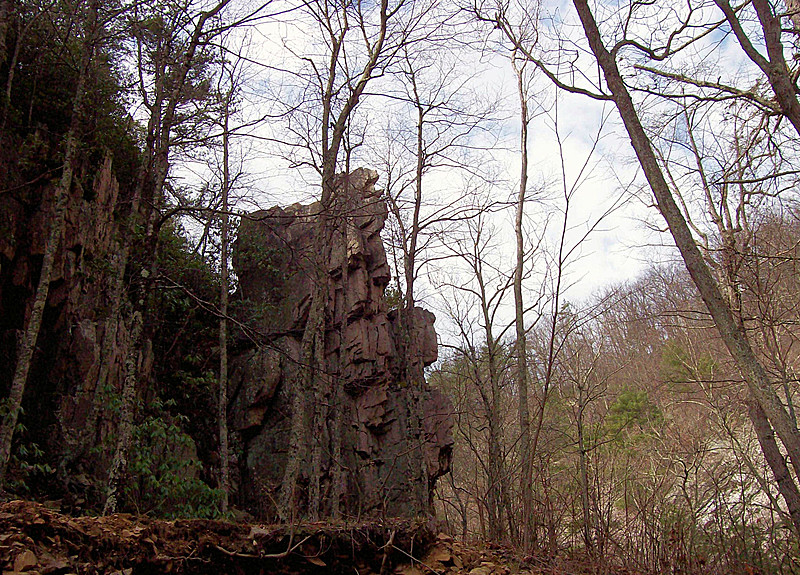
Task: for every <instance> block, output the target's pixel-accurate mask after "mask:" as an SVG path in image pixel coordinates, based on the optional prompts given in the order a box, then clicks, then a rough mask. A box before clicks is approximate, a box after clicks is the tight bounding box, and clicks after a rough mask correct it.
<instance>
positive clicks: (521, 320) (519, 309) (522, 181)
mask: <svg viewBox="0 0 800 575" xmlns="http://www.w3.org/2000/svg"><path fill="white" fill-rule="evenodd" d="M512 65H513V66H514V73H515V74H516V76H517V93H518V95H519V120H520V134H519V156H520V175H519V192H518V194H517V213H516V215H515V217H514V234H515V236H516V240H517V262H516V267H515V268H514V328H515V335H516V342H515V346H514V355H515V358H514V359H515V367H516V369H515V372H514V378H515V380H516V383H517V394H518V397H517V401H518V403H519V407H518V413H519V436H520V437H519V443H518V446H517V449H518V453H519V462H520V480H519V488H520V495H521V498H522V522H521V525H520V530H521V538H520V543H521V544H522V549H523V551H525V552H529V551H530V550H531V547H532V532H533V485H532V482H533V466H532V462H533V457H532V454H531V420H530V413H529V409H528V353H527V345H526V343H527V342H526V337H527V332H526V331H525V312H524V310H525V302H524V301H523V299H522V275H523V272H524V268H525V237H524V235H523V230H522V222H523V218H524V216H525V194H526V192H527V190H528V122H529V119H528V95H527V93H526V90H525V82H524V80H525V78H524V74H525V65H524V64H523V65H522V66H518V65H517V61H516V60H512Z"/></svg>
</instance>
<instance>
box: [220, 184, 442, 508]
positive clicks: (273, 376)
mask: <svg viewBox="0 0 800 575" xmlns="http://www.w3.org/2000/svg"><path fill="white" fill-rule="evenodd" d="M376 180H377V174H376V173H375V172H373V171H371V170H366V169H359V170H356V171H355V172H353V173H351V174H349V175H347V176H340V178H339V182H338V185H337V199H336V201H335V203H334V207H333V208H332V210H331V212H330V213H329V214H328V218H327V221H328V222H329V226H330V227H329V229H328V233H329V234H330V235H329V239H330V241H329V245H328V248H327V251H326V253H325V254H324V257H323V258H320V257H319V256H320V254H316V253H314V250H315V249H317V248H315V245H319V244H318V242H315V234H317V233H320V227H319V225H318V221H319V218H318V213H319V210H320V209H321V207H320V205H319V204H318V203H314V204H311V205H299V204H296V205H293V206H289V207H287V208H281V207H274V208H272V209H269V210H266V211H259V212H255V213H253V214H250V216H249V217H248V218H245V219H243V221H242V223H241V226H240V228H239V236H238V239H237V241H236V244H235V248H234V255H233V262H234V268H235V271H236V274H237V276H238V278H239V297H240V299H241V301H240V302H239V303H240V309H241V310H242V312H241V313H242V314H243V315H244V316H246V317H242V318H241V319H242V320H243V321H246V322H250V323H251V324H253V322H254V324H255V325H256V326H257V331H258V337H257V338H254V341H255V340H258V342H259V345H256V344H255V343H244V346H245V350H244V351H243V353H241V354H240V355H239V356H238V357H237V358H236V359H235V360H234V369H233V374H232V381H231V398H230V399H231V402H230V406H231V408H230V409H231V415H232V421H233V428H234V429H235V430H236V431H237V433H238V434H240V437H241V439H242V445H243V458H242V460H241V462H240V469H241V484H240V494H241V500H242V503H243V504H244V506H245V507H246V508H248V509H249V510H250V511H252V512H254V513H256V514H258V515H260V516H273V515H275V514H276V508H275V502H276V501H277V499H278V497H279V491H280V489H281V484H282V481H283V477H284V472H285V469H286V463H287V457H288V456H289V455H288V454H289V452H290V450H289V443H290V429H291V421H292V416H293V413H292V409H293V406H296V405H297V403H296V399H297V397H296V396H297V394H305V395H307V396H308V397H304V398H302V399H303V401H306V402H315V403H316V404H315V405H307V406H306V404H303V406H304V409H303V414H304V417H306V418H307V421H305V422H304V429H305V430H306V431H307V433H306V434H305V436H304V438H305V441H307V442H311V443H316V445H309V446H306V447H308V449H306V450H303V451H301V453H312V452H313V451H314V449H313V448H314V447H316V449H317V452H318V453H320V454H321V458H322V460H321V461H320V462H318V463H316V462H315V466H316V467H315V466H312V465H311V461H305V462H304V465H303V466H302V467H301V481H300V483H301V485H303V484H304V485H310V484H311V483H312V480H313V478H312V477H310V476H309V474H310V473H313V471H312V469H314V468H316V469H318V472H319V473H320V474H321V476H320V477H319V478H318V479H319V482H320V485H321V489H322V499H323V501H322V509H321V513H322V515H330V514H334V515H336V514H337V513H338V512H342V514H343V515H346V516H364V515H374V514H378V513H380V514H386V515H390V516H412V515H417V514H423V513H426V512H429V511H430V509H431V507H430V504H431V497H432V491H433V487H434V484H435V482H436V479H437V478H438V477H440V476H441V475H443V474H444V473H446V472H447V471H448V470H449V466H450V454H451V447H452V433H451V431H452V425H453V420H452V408H451V405H450V403H449V401H448V400H447V399H446V398H445V397H444V396H442V395H441V394H440V393H439V392H438V391H436V390H434V389H431V388H430V387H428V386H427V385H426V384H425V383H424V382H420V381H418V382H407V381H402V380H401V379H400V377H399V374H400V373H401V361H403V360H405V359H407V360H408V361H411V362H412V363H413V362H417V363H419V364H422V365H429V364H430V363H432V362H433V361H435V360H436V358H437V342H436V332H435V331H434V327H433V324H434V320H435V317H434V315H433V314H432V313H430V312H428V311H426V310H424V309H421V308H414V309H413V310H409V311H408V312H407V313H408V314H409V317H410V320H411V321H410V322H409V323H410V324H411V326H412V329H411V330H410V331H411V336H410V337H411V339H412V340H413V341H414V342H415V347H414V349H417V350H418V353H416V354H415V356H414V357H413V358H401V357H399V356H398V353H397V350H398V347H399V346H398V341H397V337H398V312H397V311H396V310H395V311H390V310H389V309H388V305H387V302H386V298H385V296H384V290H385V288H386V286H387V285H388V283H389V279H390V273H389V266H388V263H387V259H386V252H385V249H384V246H383V241H382V239H381V236H380V232H381V229H382V228H383V226H384V222H385V220H386V217H387V209H386V205H385V203H384V202H383V201H382V200H381V198H380V193H379V192H378V191H377V190H376V189H375V182H376ZM319 261H324V262H326V263H325V265H326V266H327V268H326V270H325V272H326V273H325V274H324V277H325V278H326V280H325V281H326V283H327V285H326V286H325V289H324V290H323V291H324V293H327V301H326V302H325V350H324V357H325V365H324V366H322V367H321V368H320V367H318V366H317V367H315V368H316V369H321V370H323V371H324V372H325V373H324V374H320V375H322V376H324V378H325V381H328V382H332V383H331V384H330V385H329V386H327V387H326V388H325V389H322V390H317V391H318V393H316V395H314V394H310V393H309V392H308V390H307V389H304V388H303V387H302V383H301V382H302V381H303V375H304V374H303V370H304V369H307V368H308V366H304V365H303V359H302V358H303V356H302V352H301V347H302V341H303V335H304V333H305V330H306V327H307V321H308V316H309V308H310V305H311V298H312V282H313V281H314V278H315V277H319V274H315V273H314V271H315V270H314V266H315V265H319V264H318V262H319ZM419 367H420V368H421V367H422V366H421V365H420V366H419ZM420 371H421V370H420ZM337 481H342V482H343V486H340V487H339V489H340V491H341V493H339V494H337V493H336V491H337V485H336V482H337ZM335 497H341V498H342V501H341V502H340V504H341V509H340V510H336V509H334V504H333V502H332V500H333V498H335ZM296 500H297V507H298V509H297V513H298V514H300V515H303V514H304V513H306V512H307V509H306V508H305V506H306V505H307V504H308V500H309V494H308V493H299V494H298V495H297V497H296Z"/></svg>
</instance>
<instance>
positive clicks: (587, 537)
mask: <svg viewBox="0 0 800 575" xmlns="http://www.w3.org/2000/svg"><path fill="white" fill-rule="evenodd" d="M585 408H586V392H585V390H584V389H583V387H582V386H581V387H580V388H579V389H578V418H577V419H578V421H577V427H578V463H579V465H578V468H579V471H580V478H579V480H580V485H581V511H582V513H583V530H582V531H583V544H584V545H585V546H586V550H587V551H588V552H589V553H592V551H593V544H592V528H591V525H592V521H591V510H590V508H589V463H588V461H587V459H588V458H587V457H586V439H585V437H584V423H583V414H584V410H585Z"/></svg>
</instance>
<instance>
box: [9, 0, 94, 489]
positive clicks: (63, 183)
mask: <svg viewBox="0 0 800 575" xmlns="http://www.w3.org/2000/svg"><path fill="white" fill-rule="evenodd" d="M6 7H7V6H6ZM97 10H98V2H97V0H93V1H92V2H91V3H90V5H89V14H88V16H87V19H86V21H85V24H84V43H83V47H82V55H81V63H80V69H79V71H78V80H77V84H76V86H75V96H74V98H73V101H72V119H71V121H70V127H69V131H68V132H67V136H66V142H65V152H64V169H63V171H62V173H61V179H60V180H59V183H58V186H56V189H55V190H54V192H53V200H54V201H53V206H54V207H53V215H52V219H51V220H50V229H49V232H48V235H47V240H46V243H45V251H44V258H43V259H42V267H41V271H40V272H39V282H38V284H37V287H36V296H35V298H34V301H33V307H32V309H31V313H30V316H29V317H28V323H27V325H26V327H25V333H24V335H23V338H22V341H21V342H20V344H19V346H18V348H17V363H16V367H15V369H14V376H13V378H12V380H11V391H10V393H9V397H8V405H7V409H8V411H7V413H6V415H5V417H4V418H3V423H2V426H1V427H0V485H2V483H3V482H4V481H5V473H6V469H7V467H8V460H9V458H10V456H11V440H12V439H13V436H14V429H15V428H16V426H17V419H18V417H19V410H20V407H21V405H22V396H23V394H24V393H25V385H26V384H27V381H28V373H29V372H30V368H31V360H32V358H33V353H34V351H35V349H36V341H37V339H38V338H39V330H40V328H41V325H42V316H43V315H44V308H45V305H46V303H47V295H48V293H49V291H50V278H51V277H52V274H53V264H54V263H55V258H56V252H57V250H58V246H59V244H60V243H61V239H62V236H63V235H64V214H65V213H66V209H67V203H68V201H69V194H70V190H71V188H72V176H73V163H74V161H75V159H76V155H77V152H78V128H79V126H80V114H81V109H82V107H83V100H84V95H85V92H86V80H87V76H88V74H89V66H90V65H91V62H92V58H93V55H94V48H95V45H94V44H95V39H96V34H97ZM3 41H4V42H5V38H3Z"/></svg>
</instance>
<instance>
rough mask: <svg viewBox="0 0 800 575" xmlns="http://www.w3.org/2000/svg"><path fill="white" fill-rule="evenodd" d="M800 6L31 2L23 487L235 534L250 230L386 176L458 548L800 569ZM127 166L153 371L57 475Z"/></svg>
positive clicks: (5, 113) (131, 356)
mask: <svg viewBox="0 0 800 575" xmlns="http://www.w3.org/2000/svg"><path fill="white" fill-rule="evenodd" d="M797 10H798V7H797V6H796V5H795V4H794V2H793V1H790V0H787V2H786V3H782V2H777V3H769V2H766V1H765V0H752V1H748V2H742V3H738V4H731V3H730V2H729V1H728V0H714V1H709V2H706V1H697V2H695V1H694V0H689V1H688V2H686V3H685V4H681V5H669V6H664V5H661V4H659V3H649V2H630V3H625V2H622V3H603V2H601V3H597V4H592V5H590V4H588V3H587V2H586V1H582V0H575V1H574V3H573V4H564V5H560V4H547V3H542V4H534V3H529V2H485V3H480V2H478V3H472V4H469V3H465V4H464V5H457V3H452V2H436V1H435V0H424V1H411V0H395V1H392V2H390V1H389V0H380V1H377V2H372V1H370V2H365V1H361V2H359V1H355V0H338V1H334V0H330V1H327V0H316V1H310V0H309V1H307V2H299V3H292V2H285V3H284V2H278V1H273V2H268V3H266V4H258V3H253V4H251V3H247V2H238V1H234V0H222V1H220V2H217V3H215V2H188V1H171V2H155V3H152V4H151V5H144V4H141V3H139V2H130V3H128V2H110V3H109V2H103V3H101V2H98V1H96V0H88V1H79V0H74V1H62V2H41V1H33V0H2V2H1V3H0V62H2V64H0V73H1V75H0V79H2V86H3V88H4V89H3V94H2V106H0V110H2V116H1V117H0V135H1V136H2V138H3V150H2V156H3V157H2V181H3V185H2V190H0V198H2V199H3V200H4V201H8V202H16V204H15V205H19V206H22V207H21V208H19V209H24V210H28V211H30V212H37V211H41V213H43V214H47V217H45V218H44V221H42V228H41V229H42V233H41V234H39V236H40V237H39V238H38V240H37V241H38V242H39V243H40V246H39V248H40V249H41V255H42V257H41V258H40V259H39V260H37V269H36V271H35V272H32V275H31V277H34V278H36V281H35V282H34V284H35V285H34V287H35V289H33V290H30V292H29V293H28V292H25V291H24V290H22V291H19V292H15V291H13V290H11V289H9V288H7V287H4V290H3V292H2V298H3V300H4V301H3V317H2V322H3V324H2V326H3V330H4V334H6V335H4V338H6V339H5V340H4V348H5V350H6V351H4V354H5V355H4V356H3V359H5V360H7V361H4V362H3V363H4V365H5V367H3V368H2V369H3V370H4V371H3V375H4V378H3V381H8V382H9V385H8V392H7V397H8V399H7V400H6V403H5V404H4V413H3V424H2V427H1V428H0V477H1V478H2V479H3V480H4V481H5V482H6V485H7V488H8V489H10V490H11V491H13V492H17V493H27V494H30V495H31V496H43V495H47V494H51V493H62V492H64V491H66V492H71V493H74V492H76V491H81V492H82V493H83V502H82V503H81V504H80V505H82V506H85V507H87V508H92V507H93V508H95V509H98V510H99V509H100V508H105V510H106V511H113V510H115V509H117V508H123V509H127V510H135V511H138V512H145V513H155V514H160V515H168V516H169V515H181V514H182V515H185V514H199V515H217V514H225V513H228V512H229V501H228V499H229V495H230V491H231V490H230V480H229V477H228V461H229V460H230V456H229V450H230V449H233V450H235V446H232V447H230V446H229V445H228V432H227V412H226V398H227V392H226V385H227V381H226V378H227V369H228V368H227V354H228V351H227V347H228V337H229V335H230V336H231V339H232V340H233V341H234V342H235V340H236V339H237V338H239V337H242V334H247V333H248V330H247V326H246V325H241V324H236V323H234V322H232V321H231V315H232V314H229V311H228V306H229V305H230V306H232V307H235V306H236V300H235V296H234V294H235V293H236V278H235V277H234V276H231V275H230V274H229V271H230V270H229V259H230V256H229V253H230V242H231V239H232V237H234V235H235V228H236V225H237V221H238V219H239V218H242V217H246V214H247V213H248V212H250V211H252V210H253V209H254V208H255V207H266V206H269V205H272V204H274V203H280V204H287V203H290V202H294V201H298V200H303V201H306V200H308V199H315V200H319V201H321V202H322V205H323V206H325V205H326V202H328V201H330V199H331V196H332V195H333V194H335V190H334V187H333V181H334V177H335V175H336V174H337V173H341V172H349V171H351V170H352V169H354V168H355V167H358V166H362V165H363V166H369V167H371V168H373V169H376V170H377V171H378V173H379V175H380V180H379V185H380V186H381V187H383V189H384V197H385V198H386V200H387V202H388V205H389V211H390V215H391V218H390V220H389V223H388V225H387V229H386V230H385V231H384V234H383V235H384V239H385V241H386V242H387V245H388V249H389V259H390V262H391V263H392V264H393V266H394V270H393V280H392V284H390V287H389V288H388V294H389V296H390V298H391V299H392V301H393V303H394V305H395V306H396V307H397V308H398V309H399V310H404V309H413V306H414V305H415V303H417V302H424V304H425V305H426V306H429V307H431V308H433V309H435V310H436V311H437V316H438V321H437V328H438V330H439V332H440V334H442V340H441V348H442V350H443V351H442V353H441V354H440V355H441V356H442V359H441V360H440V362H439V363H438V364H436V365H435V366H434V367H433V368H431V369H430V371H429V373H428V378H429V381H431V382H432V383H433V384H434V385H435V386H437V387H438V388H440V389H441V390H443V391H445V392H446V393H447V394H448V395H449V396H450V397H451V399H452V401H453V404H454V405H455V417H456V428H455V440H456V444H455V451H454V457H453V470H452V473H450V474H449V475H447V476H445V477H444V478H442V480H440V483H439V488H438V492H437V502H436V505H437V509H438V512H439V514H440V516H441V517H442V518H443V519H444V521H445V522H446V523H447V524H448V526H449V529H450V530H451V531H452V532H453V533H454V534H457V535H458V536H459V537H461V538H463V539H467V540H470V539H480V540H488V541H494V542H498V543H504V544H509V545H513V546H515V547H517V548H519V549H521V550H523V551H524V552H526V553H531V552H534V551H537V552H544V553H547V554H550V555H551V556H554V555H557V554H561V553H566V552H569V551H573V550H577V549H580V550H582V551H583V552H585V553H586V554H587V556H589V557H591V558H592V559H593V560H594V561H596V562H597V564H599V565H601V566H602V565H603V564H609V565H610V564H615V565H619V564H624V565H628V566H630V567H631V568H636V569H640V570H643V571H647V572H664V570H665V569H673V570H675V569H680V570H682V571H684V572H720V573H722V572H725V573H733V572H738V573H747V572H754V571H761V572H787V573H788V572H794V571H796V570H797V569H798V566H797V556H798V554H797V543H798V537H799V536H800V489H799V488H798V482H799V481H800V476H799V475H798V473H799V472H800V431H798V424H797V417H796V413H795V410H796V400H795V399H794V398H795V395H796V392H797V386H798V379H797V367H796V365H797V362H798V358H797V346H796V345H795V344H796V337H797V324H798V313H797V309H798V304H799V303H800V301H799V300H798V293H800V292H798V285H797V284H798V270H797V265H798V259H797V258H798V245H797V244H798V241H797V238H798V230H799V229H800V222H798V206H797V203H796V202H797V195H796V178H797V174H798V168H797V166H796V165H795V163H794V158H795V156H796V155H797V148H798V132H800V101H799V100H798V93H799V92H798V87H797V77H798V74H797V69H798V44H797V43H798V41H799V40H798V32H799V31H800V29H799V27H798V25H799V24H800V21H799V20H800V17H798V13H797ZM629 143H630V144H631V145H632V146H629ZM109 162H110V165H111V166H113V168H111V169H112V170H113V173H114V175H115V176H116V178H117V180H118V181H119V201H118V202H117V203H116V205H114V206H112V207H111V211H110V212H109V213H108V214H107V215H108V217H109V218H112V219H113V220H114V221H115V222H117V224H116V225H117V226H118V235H117V237H115V238H114V239H113V240H111V241H114V242H117V243H116V245H117V246H118V249H117V250H116V253H117V257H116V258H112V259H111V260H110V261H103V262H93V263H92V266H93V268H92V269H89V268H86V269H82V270H81V271H80V273H83V274H85V275H86V276H87V277H90V276H91V277H96V278H97V282H98V283H102V284H103V287H102V293H103V298H104V299H103V306H104V312H103V314H102V317H103V318H104V321H105V322H106V323H105V328H104V334H106V335H105V338H104V340H103V346H104V347H103V353H102V354H101V356H102V357H101V359H102V358H111V357H115V356H114V354H113V353H112V351H111V349H112V347H113V346H114V345H115V342H116V341H117V339H118V338H119V337H122V336H121V335H120V336H118V334H124V337H125V338H127V340H129V341H130V346H129V352H128V354H127V355H126V357H125V359H124V362H123V363H124V365H122V366H121V367H120V366H118V367H120V369H122V370H123V373H124V378H123V380H122V382H121V385H120V386H119V388H115V389H106V388H105V387H104V386H103V385H98V389H99V390H100V391H99V392H97V394H96V395H95V396H94V397H93V398H91V401H90V403H91V404H92V405H93V410H92V413H93V415H92V418H91V419H90V421H89V425H88V427H87V431H83V432H76V435H75V436H74V437H72V443H69V442H68V444H67V446H66V449H65V453H62V454H59V456H58V457H55V456H54V455H53V454H51V453H48V452H47V451H45V450H43V449H42V446H44V445H45V444H46V440H45V438H44V437H43V434H44V431H43V430H42V429H40V428H39V427H38V425H37V423H38V421H39V420H38V419H37V418H39V417H42V414H41V413H38V412H37V411H38V410H37V409H32V408H34V406H37V405H38V402H37V398H39V397H41V394H42V393H44V392H43V391H42V389H43V388H42V385H44V384H36V385H33V387H31V385H29V374H33V375H32V376H31V381H34V380H35V373H36V361H37V357H38V360H39V361H44V360H45V358H44V357H43V354H41V353H40V354H39V355H38V356H37V352H36V350H37V345H38V346H39V348H42V344H41V341H40V342H39V343H38V344H37V338H38V337H39V333H40V331H42V332H43V331H46V329H47V327H48V314H47V309H48V306H50V307H51V308H52V306H53V303H54V301H53V300H54V298H57V297H60V296H59V295H58V282H57V281H52V282H51V276H52V277H54V276H53V273H54V271H53V270H54V269H55V268H56V267H58V265H63V264H59V259H58V257H57V256H58V245H59V243H60V242H61V241H62V238H63V237H64V236H65V233H68V232H69V229H70V227H69V226H70V222H69V218H68V217H66V216H67V215H68V210H67V204H68V199H69V197H70V196H71V195H72V194H75V193H77V194H79V195H82V196H83V197H84V199H88V200H90V201H91V200H92V193H93V190H94V189H95V188H94V184H93V181H94V180H93V179H94V177H95V175H96V174H97V173H98V171H99V170H100V167H101V166H107V165H109ZM42 182H46V183H47V184H48V185H47V186H41V185H40V184H42ZM10 221H11V220H10V219H9V220H8V221H6V222H0V225H3V224H5V225H10ZM4 236H5V238H4V242H5V243H3V255H2V257H3V258H4V259H2V260H0V264H2V267H0V271H2V272H3V273H5V274H6V276H4V277H8V274H9V273H10V272H9V270H10V269H11V267H10V266H11V263H12V259H11V256H9V255H8V254H13V253H15V252H14V249H16V248H15V247H14V246H10V244H11V243H13V241H9V238H12V239H13V234H4ZM676 248H677V249H676ZM59 257H60V256H59ZM8 281H11V280H8ZM231 296H233V299H232V300H231V301H230V302H229V297H231ZM48 302H49V303H48ZM14 310H16V311H14ZM43 326H44V327H43ZM10 332H13V338H14V339H13V343H9V342H11V341H12V340H9V339H8V337H9V336H8V335H7V334H8V333H10ZM251 335H252V334H251ZM106 342H107V343H106ZM232 345H235V343H233V344H232ZM106 347H107V348H106ZM13 349H15V350H16V351H14V352H12V351H9V350H13ZM145 349H149V350H151V351H149V352H148V353H147V354H143V350H145ZM148 354H149V357H151V359H152V373H151V374H149V375H148V377H146V378H142V377H140V375H141V373H140V372H141V371H142V369H143V365H142V364H143V362H142V361H141V358H142V357H144V356H147V355H148ZM117 359H119V358H117ZM115 361H116V359H115ZM114 369H115V367H114V365H113V364H112V362H111V360H110V359H109V360H108V361H107V362H106V363H102V362H101V363H100V368H99V373H98V381H100V382H103V381H104V380H105V379H106V378H108V374H109V372H110V371H113V370H114ZM51 391H52V390H51ZM26 406H27V407H26ZM107 421H118V422H119V424H118V425H115V426H114V429H113V431H112V432H111V433H110V434H109V435H108V436H107V441H108V442H109V445H107V446H106V447H107V450H108V451H107V452H108V453H109V454H113V458H111V460H110V464H109V465H108V469H107V470H105V471H106V473H104V475H106V477H105V478H104V480H103V482H102V484H97V482H96V481H95V480H94V478H92V479H86V478H82V479H80V481H79V482H78V483H81V486H80V489H79V488H78V487H76V486H75V484H76V479H75V477H74V475H71V471H70V469H71V465H72V464H74V463H75V461H77V460H79V459H80V458H81V457H84V455H85V454H83V453H81V449H82V448H83V446H84V444H85V441H83V436H82V435H81V433H93V432H95V431H96V428H98V427H102V425H103V424H104V423H103V422H107ZM166 436H171V437H175V438H178V439H177V443H179V444H183V445H184V447H185V446H188V445H193V446H196V447H194V448H193V449H196V450H197V458H196V460H194V463H192V465H196V467H197V469H196V472H195V473H193V474H189V475H186V474H181V473H177V472H176V470H177V468H178V467H180V466H181V465H186V462H185V459H182V458H181V457H178V456H176V455H175V453H176V452H177V451H179V449H178V447H176V448H175V449H174V450H173V451H169V450H166V451H159V450H157V449H154V448H153V446H154V445H157V444H158V443H159V441H160V440H163V438H164V437H166ZM176 466H177V467H176ZM178 476H183V477H189V479H185V480H176V481H171V480H168V478H170V477H178Z"/></svg>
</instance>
